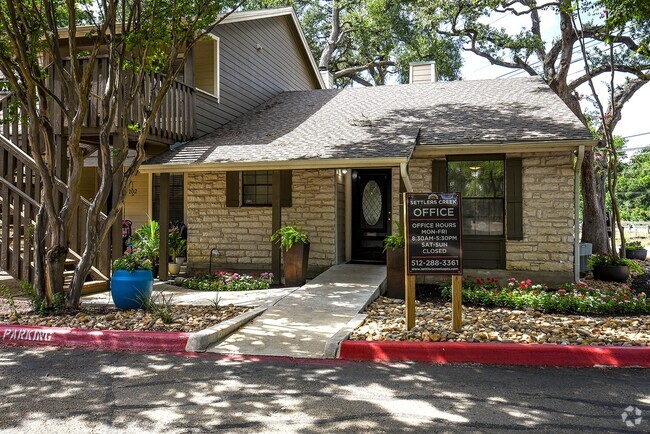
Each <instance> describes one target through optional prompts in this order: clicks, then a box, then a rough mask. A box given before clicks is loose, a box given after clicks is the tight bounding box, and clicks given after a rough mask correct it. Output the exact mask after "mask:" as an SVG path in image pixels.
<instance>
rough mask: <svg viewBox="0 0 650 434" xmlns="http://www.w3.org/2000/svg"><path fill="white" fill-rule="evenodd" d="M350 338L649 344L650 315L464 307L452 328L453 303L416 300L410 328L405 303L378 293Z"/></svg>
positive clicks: (372, 339) (369, 339)
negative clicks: (460, 321) (459, 324)
mask: <svg viewBox="0 0 650 434" xmlns="http://www.w3.org/2000/svg"><path fill="white" fill-rule="evenodd" d="M364 313H366V314H367V315H368V317H367V318H366V320H365V322H364V323H363V325H362V326H360V327H359V328H357V329H356V330H354V332H353V333H352V335H351V336H350V339H353V340H367V341H424V342H447V341H448V342H454V341H464V342H520V343H554V344H566V345H568V344H571V345H626V346H632V345H634V346H647V345H650V316H648V315H642V316H584V315H560V314H545V313H542V312H537V311H523V310H514V309H505V308H475V307H470V306H463V331H462V332H461V333H454V332H453V331H452V329H451V303H442V302H416V314H417V318H416V323H415V327H414V328H413V329H412V330H410V331H406V326H405V318H404V302H403V300H397V299H392V298H386V297H380V298H378V299H377V300H376V301H375V302H374V303H372V304H371V305H370V306H368V307H367V308H366V310H365V312H364Z"/></svg>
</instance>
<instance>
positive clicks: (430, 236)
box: [406, 193, 462, 274]
mask: <svg viewBox="0 0 650 434" xmlns="http://www.w3.org/2000/svg"><path fill="white" fill-rule="evenodd" d="M461 232H462V231H461V207H460V194H459V193H407V194H406V236H407V240H406V242H407V265H408V267H407V272H408V274H462V248H461Z"/></svg>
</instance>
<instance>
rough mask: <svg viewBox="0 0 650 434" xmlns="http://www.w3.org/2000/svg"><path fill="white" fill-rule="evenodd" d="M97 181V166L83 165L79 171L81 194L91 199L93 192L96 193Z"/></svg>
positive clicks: (93, 195)
mask: <svg viewBox="0 0 650 434" xmlns="http://www.w3.org/2000/svg"><path fill="white" fill-rule="evenodd" d="M97 181H98V179H97V168H96V167H84V168H83V171H82V172H81V186H80V187H79V190H80V192H81V195H82V196H83V197H85V198H86V199H88V200H90V201H92V200H93V199H94V198H95V194H97V187H98V185H97Z"/></svg>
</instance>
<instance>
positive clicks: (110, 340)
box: [0, 325, 190, 352]
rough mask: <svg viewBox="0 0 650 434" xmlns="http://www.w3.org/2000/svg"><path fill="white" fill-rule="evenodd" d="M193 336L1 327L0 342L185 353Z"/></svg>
mask: <svg viewBox="0 0 650 434" xmlns="http://www.w3.org/2000/svg"><path fill="white" fill-rule="evenodd" d="M189 336H190V333H179V332H132V331H128V330H85V329H73V328H59V327H38V326H22V325H0V342H2V343H6V344H11V345H28V346H29V345H56V346H61V347H93V348H97V349H104V350H123V351H155V352H181V351H185V346H186V345H187V340H188V338H189Z"/></svg>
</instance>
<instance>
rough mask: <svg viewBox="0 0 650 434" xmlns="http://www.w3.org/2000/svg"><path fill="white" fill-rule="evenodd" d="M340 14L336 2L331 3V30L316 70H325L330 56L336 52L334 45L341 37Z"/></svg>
mask: <svg viewBox="0 0 650 434" xmlns="http://www.w3.org/2000/svg"><path fill="white" fill-rule="evenodd" d="M340 14H341V9H340V8H339V5H338V2H337V1H333V2H332V28H331V30H330V34H329V37H328V38H327V43H326V44H325V48H323V52H322V53H321V56H320V60H319V62H318V68H319V69H321V70H327V68H328V66H329V64H330V60H331V59H332V55H333V54H334V51H335V50H336V44H337V43H338V41H339V37H340V35H341V28H340V25H339V23H340V16H341V15H340Z"/></svg>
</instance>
